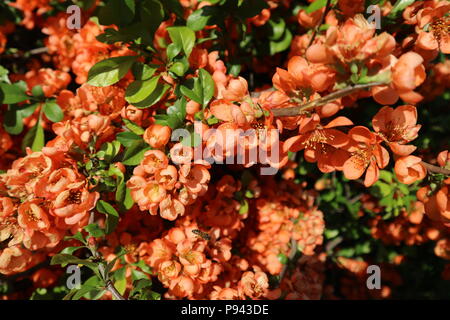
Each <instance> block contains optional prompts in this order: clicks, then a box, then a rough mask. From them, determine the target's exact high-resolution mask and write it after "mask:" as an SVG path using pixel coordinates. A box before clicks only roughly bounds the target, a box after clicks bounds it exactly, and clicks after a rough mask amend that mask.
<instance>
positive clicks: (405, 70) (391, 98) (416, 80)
mask: <svg viewBox="0 0 450 320" xmlns="http://www.w3.org/2000/svg"><path fill="white" fill-rule="evenodd" d="M422 62H423V58H422V57H421V56H420V55H419V54H417V53H415V52H412V51H410V52H407V53H405V54H403V55H402V56H401V57H400V58H399V59H398V61H397V63H396V64H395V65H394V66H393V68H392V84H391V85H389V86H381V87H375V88H373V89H375V94H374V99H375V100H376V101H377V102H378V103H381V104H394V103H395V102H397V100H398V98H399V97H400V98H402V100H403V101H405V102H406V103H413V104H416V103H418V102H420V101H421V100H422V98H423V97H422V96H421V95H420V94H419V93H417V92H415V91H413V90H414V89H415V88H416V87H418V86H419V85H421V84H422V83H423V82H424V80H425V77H426V74H425V67H424V66H423V64H422Z"/></svg>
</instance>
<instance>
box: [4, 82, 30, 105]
mask: <svg viewBox="0 0 450 320" xmlns="http://www.w3.org/2000/svg"><path fill="white" fill-rule="evenodd" d="M25 90H26V89H24V88H23V87H22V86H21V85H20V84H19V83H13V84H8V83H0V104H14V103H19V102H22V101H25V100H27V99H29V98H30V97H29V96H28V95H27V94H26V92H25Z"/></svg>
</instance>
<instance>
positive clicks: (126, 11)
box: [98, 0, 135, 26]
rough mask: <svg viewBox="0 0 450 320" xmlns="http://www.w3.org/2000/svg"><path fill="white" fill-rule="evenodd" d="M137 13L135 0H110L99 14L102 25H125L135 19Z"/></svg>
mask: <svg viewBox="0 0 450 320" xmlns="http://www.w3.org/2000/svg"><path fill="white" fill-rule="evenodd" d="M134 14H135V4H134V0H109V1H108V2H107V3H106V5H105V6H104V7H102V8H101V9H100V12H99V14H98V18H99V21H100V23H101V24H102V25H105V26H109V25H111V24H115V25H118V26H124V25H127V24H128V23H130V22H131V21H133V18H134Z"/></svg>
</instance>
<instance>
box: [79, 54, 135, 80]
mask: <svg viewBox="0 0 450 320" xmlns="http://www.w3.org/2000/svg"><path fill="white" fill-rule="evenodd" d="M135 60H136V57H135V56H124V57H114V58H109V59H106V60H102V61H100V62H97V63H96V64H95V65H94V66H93V67H92V68H91V69H90V70H89V73H88V82H87V83H88V84H90V85H92V86H96V87H106V86H110V85H112V84H114V83H116V82H118V81H119V80H120V79H122V78H123V77H124V76H125V75H126V74H127V72H128V70H130V68H131V66H132V65H133V63H134V61H135Z"/></svg>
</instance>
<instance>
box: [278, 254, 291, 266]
mask: <svg viewBox="0 0 450 320" xmlns="http://www.w3.org/2000/svg"><path fill="white" fill-rule="evenodd" d="M277 257H278V261H280V262H281V263H282V264H287V263H288V262H289V259H288V257H287V256H286V255H285V254H284V253H279V254H278V256H277Z"/></svg>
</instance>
